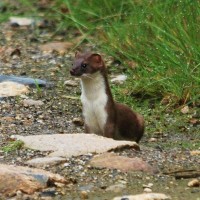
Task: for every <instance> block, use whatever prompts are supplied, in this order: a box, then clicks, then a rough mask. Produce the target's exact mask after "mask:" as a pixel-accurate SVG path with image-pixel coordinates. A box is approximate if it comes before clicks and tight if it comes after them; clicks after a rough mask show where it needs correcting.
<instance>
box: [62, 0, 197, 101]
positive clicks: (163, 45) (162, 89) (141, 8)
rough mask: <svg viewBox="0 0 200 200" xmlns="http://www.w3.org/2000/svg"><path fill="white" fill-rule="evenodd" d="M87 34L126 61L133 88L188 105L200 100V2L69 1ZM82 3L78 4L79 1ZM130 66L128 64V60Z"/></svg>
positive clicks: (81, 28) (109, 51) (130, 86)
mask: <svg viewBox="0 0 200 200" xmlns="http://www.w3.org/2000/svg"><path fill="white" fill-rule="evenodd" d="M63 2H65V3H66V5H67V7H68V8H69V10H70V15H69V16H67V19H68V18H69V17H70V19H71V21H73V22H74V23H75V24H76V27H77V28H78V29H79V30H80V32H81V33H90V34H91V35H93V37H94V40H93V41H92V42H95V43H96V44H97V45H98V46H99V47H100V49H101V50H103V51H105V52H107V53H108V54H109V55H112V56H114V57H115V58H117V59H119V60H120V61H122V63H124V64H125V65H126V63H128V62H135V63H136V65H137V66H138V67H137V69H136V70H128V71H127V72H126V73H127V74H128V75H129V81H128V83H127V85H126V86H127V88H128V89H129V92H130V93H135V94H141V95H142V96H143V95H145V96H149V97H152V98H161V99H162V98H169V102H172V103H179V104H184V103H186V102H190V103H191V102H193V103H194V102H197V101H198V100H199V99H200V94H199V88H200V78H199V77H200V45H199V44H200V18H199V17H198V16H199V14H200V3H199V2H198V1H192V0H185V1H175V0H169V1H160V0H154V1H146V0H143V1H142V0H141V1H132V0H130V1H125V0H124V1H117V0H111V1H103V0H102V1H95V0H93V1H90V2H89V3H85V2H84V1H81V0H76V1H70V0H68V1H63ZM75 5H76V6H75ZM127 68H128V65H127Z"/></svg>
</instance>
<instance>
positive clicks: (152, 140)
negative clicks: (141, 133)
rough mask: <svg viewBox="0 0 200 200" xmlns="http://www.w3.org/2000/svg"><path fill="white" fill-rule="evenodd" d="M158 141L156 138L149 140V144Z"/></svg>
mask: <svg viewBox="0 0 200 200" xmlns="http://www.w3.org/2000/svg"><path fill="white" fill-rule="evenodd" d="M157 141H158V140H157V139H156V138H150V139H149V142H157Z"/></svg>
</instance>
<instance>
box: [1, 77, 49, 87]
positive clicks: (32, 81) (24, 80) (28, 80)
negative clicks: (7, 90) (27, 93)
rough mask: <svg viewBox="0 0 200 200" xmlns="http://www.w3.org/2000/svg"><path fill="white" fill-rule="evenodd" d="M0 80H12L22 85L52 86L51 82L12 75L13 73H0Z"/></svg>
mask: <svg viewBox="0 0 200 200" xmlns="http://www.w3.org/2000/svg"><path fill="white" fill-rule="evenodd" d="M2 82H14V83H19V84H22V85H27V86H29V87H37V86H39V87H48V86H52V83H47V82H46V81H44V80H41V79H36V78H29V77H23V76H13V75H0V83H2Z"/></svg>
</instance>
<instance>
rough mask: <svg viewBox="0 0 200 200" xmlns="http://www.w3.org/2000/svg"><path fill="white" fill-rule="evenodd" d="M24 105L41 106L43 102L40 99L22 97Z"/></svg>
mask: <svg viewBox="0 0 200 200" xmlns="http://www.w3.org/2000/svg"><path fill="white" fill-rule="evenodd" d="M23 104H24V106H42V105H43V104H44V103H43V102H42V101H40V100H33V99H24V100H23Z"/></svg>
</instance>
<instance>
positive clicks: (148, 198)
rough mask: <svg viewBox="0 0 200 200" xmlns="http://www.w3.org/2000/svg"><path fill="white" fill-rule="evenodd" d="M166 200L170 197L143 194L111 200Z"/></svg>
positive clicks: (157, 194) (159, 194) (158, 194)
mask: <svg viewBox="0 0 200 200" xmlns="http://www.w3.org/2000/svg"><path fill="white" fill-rule="evenodd" d="M122 199H124V200H125V199H127V200H167V199H171V197H170V196H167V195H165V194H161V193H144V194H137V195H127V196H122V197H115V198H114V199H113V200H122Z"/></svg>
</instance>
